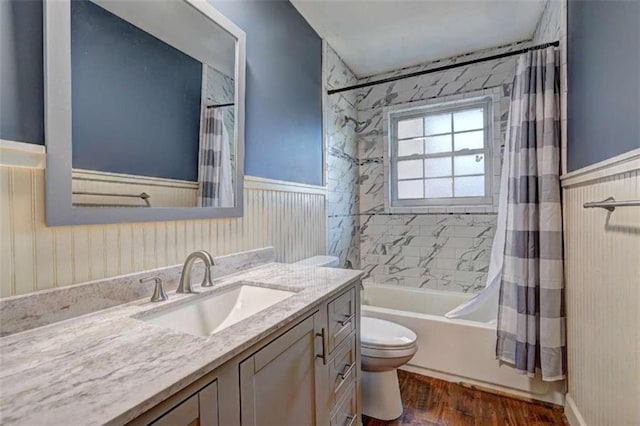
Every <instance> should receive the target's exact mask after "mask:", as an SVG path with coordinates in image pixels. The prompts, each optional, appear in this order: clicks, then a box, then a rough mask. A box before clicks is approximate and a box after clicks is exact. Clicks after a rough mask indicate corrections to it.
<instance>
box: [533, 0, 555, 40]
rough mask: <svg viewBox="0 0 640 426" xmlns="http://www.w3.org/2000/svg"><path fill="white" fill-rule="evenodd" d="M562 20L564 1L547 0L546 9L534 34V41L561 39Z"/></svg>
mask: <svg viewBox="0 0 640 426" xmlns="http://www.w3.org/2000/svg"><path fill="white" fill-rule="evenodd" d="M561 22H562V2H561V1H560V0H547V2H546V3H545V5H544V11H543V12H542V16H541V17H540V21H539V22H538V27H537V28H536V31H535V33H534V34H533V43H534V44H542V43H549V42H552V41H558V40H560V25H561Z"/></svg>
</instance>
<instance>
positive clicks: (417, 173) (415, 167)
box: [398, 160, 422, 179]
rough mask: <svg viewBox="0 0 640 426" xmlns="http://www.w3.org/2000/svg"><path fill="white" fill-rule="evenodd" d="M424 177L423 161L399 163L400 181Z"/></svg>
mask: <svg viewBox="0 0 640 426" xmlns="http://www.w3.org/2000/svg"><path fill="white" fill-rule="evenodd" d="M421 177H422V160H408V161H398V179H413V178H421Z"/></svg>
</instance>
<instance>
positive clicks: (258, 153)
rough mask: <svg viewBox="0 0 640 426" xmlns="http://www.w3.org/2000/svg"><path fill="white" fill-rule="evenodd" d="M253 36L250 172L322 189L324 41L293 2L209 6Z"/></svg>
mask: <svg viewBox="0 0 640 426" xmlns="http://www.w3.org/2000/svg"><path fill="white" fill-rule="evenodd" d="M209 1H210V2H211V3H212V4H213V6H214V7H216V8H217V9H218V10H219V11H220V12H222V13H223V14H224V15H225V16H227V17H228V18H229V19H231V20H232V21H233V22H234V23H235V24H236V25H238V26H239V27H240V28H242V29H243V30H244V31H245V32H246V33H247V94H246V101H247V102H246V110H245V112H246V125H245V144H246V153H245V172H246V174H248V175H253V176H262V177H267V178H272V179H281V180H289V181H294V182H302V183H308V184H313V185H322V41H321V39H320V37H318V35H317V34H316V33H315V31H314V30H313V29H312V28H311V27H310V26H309V24H307V22H306V21H305V20H304V18H302V16H301V15H300V14H299V13H298V11H297V10H296V9H295V8H294V7H293V6H292V5H291V3H289V2H288V1H219V0H209Z"/></svg>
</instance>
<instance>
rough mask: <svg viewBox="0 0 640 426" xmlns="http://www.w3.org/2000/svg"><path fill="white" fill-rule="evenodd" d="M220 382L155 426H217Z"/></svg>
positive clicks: (173, 411)
mask: <svg viewBox="0 0 640 426" xmlns="http://www.w3.org/2000/svg"><path fill="white" fill-rule="evenodd" d="M217 425H218V382H217V381H214V382H213V383H211V384H209V385H207V386H206V387H205V388H203V389H202V390H200V391H199V392H198V393H196V394H195V395H193V396H191V397H190V398H188V399H187V400H185V401H183V402H181V403H180V404H178V405H177V406H175V407H174V408H172V409H171V410H170V411H169V412H167V413H165V414H164V415H163V416H162V417H160V418H159V419H157V420H156V421H155V422H153V426H217Z"/></svg>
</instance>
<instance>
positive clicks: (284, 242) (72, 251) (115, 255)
mask: <svg viewBox="0 0 640 426" xmlns="http://www.w3.org/2000/svg"><path fill="white" fill-rule="evenodd" d="M5 164H6V163H5ZM325 198H326V191H325V189H324V188H323V187H318V186H310V185H302V184H297V183H291V182H283V181H274V180H270V179H263V178H256V177H250V176H246V177H245V191H244V206H245V207H244V216H243V217H241V218H229V219H209V220H189V221H170V222H146V223H128V224H115V225H89V226H64V227H47V226H46V224H45V206H44V199H45V185H44V170H43V169H42V168H24V167H6V166H4V167H0V205H1V207H2V208H1V209H0V297H5V296H13V295H19V294H25V293H29V292H33V291H37V290H43V289H48V288H53V287H61V286H66V285H70V284H77V283H82V282H85V281H90V280H95V279H100V278H106V277H112V276H117V275H122V274H127V273H131V272H136V271H144V270H149V269H154V268H159V267H164V266H170V265H176V264H180V263H182V262H183V261H184V259H185V257H186V256H187V255H188V254H189V253H190V252H192V251H194V250H198V249H204V250H208V251H210V252H211V253H212V254H213V255H214V256H220V255H224V254H229V253H233V252H238V251H243V250H249V249H254V248H260V247H265V246H274V247H275V248H276V258H277V260H278V261H281V262H292V261H296V260H299V259H302V258H305V257H308V256H315V255H319V254H324V253H325V247H326V211H325V207H326V200H325Z"/></svg>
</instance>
